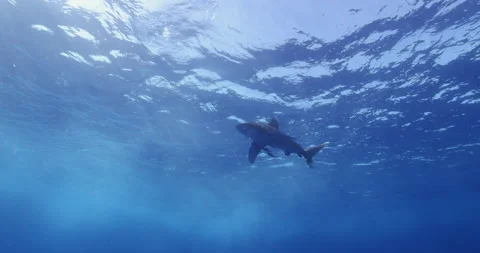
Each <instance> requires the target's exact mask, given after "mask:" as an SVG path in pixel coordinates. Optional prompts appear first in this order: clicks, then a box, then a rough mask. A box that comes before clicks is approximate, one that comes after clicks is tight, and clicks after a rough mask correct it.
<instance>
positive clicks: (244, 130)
mask: <svg viewBox="0 0 480 253" xmlns="http://www.w3.org/2000/svg"><path fill="white" fill-rule="evenodd" d="M235 127H236V129H237V131H238V132H240V133H241V134H242V135H244V136H246V137H248V138H250V139H251V140H252V143H251V144H250V148H249V151H248V160H249V162H250V164H253V163H255V160H256V158H257V156H258V154H259V153H260V152H261V151H262V150H263V151H265V152H266V153H267V154H268V155H269V156H271V157H275V155H274V154H273V153H272V151H271V150H270V149H268V148H267V146H269V147H272V148H277V149H280V150H283V152H284V153H285V155H286V156H289V155H290V154H297V155H298V156H299V157H300V158H305V160H306V162H307V165H308V166H309V167H310V168H313V157H314V156H315V155H316V154H317V153H318V152H319V151H320V150H322V149H323V148H325V147H326V146H327V145H328V144H329V142H325V143H322V144H320V145H317V146H313V147H309V148H306V149H304V148H303V147H302V146H301V145H300V144H299V143H298V142H297V141H296V138H295V137H292V136H290V135H287V134H285V133H283V132H282V131H280V129H279V123H278V120H277V119H276V118H274V117H273V118H271V119H270V121H269V123H268V124H266V123H261V122H244V123H239V124H237V125H236V126H235Z"/></svg>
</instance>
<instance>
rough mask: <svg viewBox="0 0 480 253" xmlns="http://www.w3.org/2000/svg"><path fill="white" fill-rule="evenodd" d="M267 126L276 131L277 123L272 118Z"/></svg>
mask: <svg viewBox="0 0 480 253" xmlns="http://www.w3.org/2000/svg"><path fill="white" fill-rule="evenodd" d="M268 125H270V126H271V127H273V128H275V129H277V130H278V121H277V119H276V118H272V119H271V120H270V122H269V123H268Z"/></svg>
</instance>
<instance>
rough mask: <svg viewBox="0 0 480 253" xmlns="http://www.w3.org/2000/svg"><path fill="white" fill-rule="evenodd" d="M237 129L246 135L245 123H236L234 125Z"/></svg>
mask: <svg viewBox="0 0 480 253" xmlns="http://www.w3.org/2000/svg"><path fill="white" fill-rule="evenodd" d="M235 128H236V129H237V131H239V132H240V133H241V134H243V135H247V126H246V125H245V124H238V125H236V126H235Z"/></svg>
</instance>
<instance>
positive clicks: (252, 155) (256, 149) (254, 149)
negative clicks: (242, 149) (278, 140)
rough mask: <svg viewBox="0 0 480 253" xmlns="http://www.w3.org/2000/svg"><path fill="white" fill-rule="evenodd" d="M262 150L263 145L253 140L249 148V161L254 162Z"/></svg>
mask: <svg viewBox="0 0 480 253" xmlns="http://www.w3.org/2000/svg"><path fill="white" fill-rule="evenodd" d="M261 150H262V147H260V146H259V145H258V144H256V143H255V142H252V144H251V145H250V149H249V150H248V161H249V162H250V163H252V164H253V163H254V162H255V159H256V158H257V156H258V154H259V153H260V151H261Z"/></svg>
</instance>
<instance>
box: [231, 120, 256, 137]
mask: <svg viewBox="0 0 480 253" xmlns="http://www.w3.org/2000/svg"><path fill="white" fill-rule="evenodd" d="M236 128H237V130H238V131H239V132H240V133H241V134H243V135H245V136H246V137H250V138H254V137H255V136H256V135H257V133H258V126H257V125H256V124H253V123H241V124H238V125H237V126H236Z"/></svg>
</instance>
